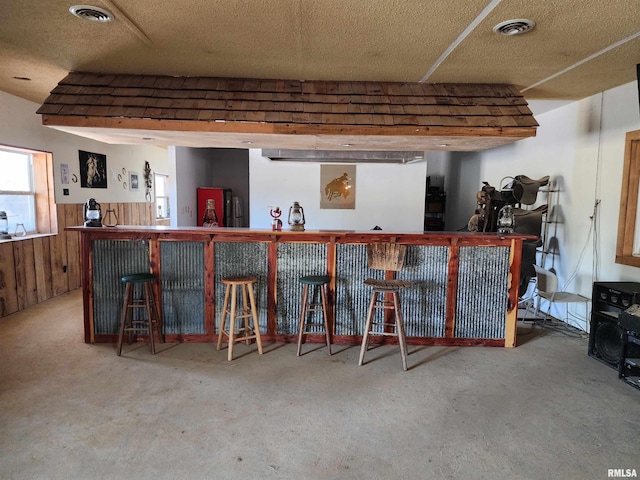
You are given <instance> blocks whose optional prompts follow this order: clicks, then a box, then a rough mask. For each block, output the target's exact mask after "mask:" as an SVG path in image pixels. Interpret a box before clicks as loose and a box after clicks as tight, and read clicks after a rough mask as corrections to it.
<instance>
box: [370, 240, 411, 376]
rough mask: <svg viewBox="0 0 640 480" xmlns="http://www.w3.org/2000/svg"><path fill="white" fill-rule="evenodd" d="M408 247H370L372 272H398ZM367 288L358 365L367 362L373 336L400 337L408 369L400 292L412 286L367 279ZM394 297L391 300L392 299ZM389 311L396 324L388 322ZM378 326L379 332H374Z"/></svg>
mask: <svg viewBox="0 0 640 480" xmlns="http://www.w3.org/2000/svg"><path fill="white" fill-rule="evenodd" d="M405 251H406V246H405V245H399V244H397V243H382V244H371V245H367V261H368V264H369V268H372V269H375V270H385V271H398V270H400V269H402V265H403V264H404V256H405ZM364 284H365V285H367V286H370V287H373V291H372V292H371V301H370V302H369V311H368V313H367V322H366V325H365V331H364V335H363V336H362V346H361V347H360V360H359V362H358V365H362V364H363V362H364V354H365V353H366V351H367V349H368V348H369V337H370V336H371V335H379V336H392V337H398V343H399V344H400V355H401V357H402V368H403V369H404V370H406V369H407V341H406V338H405V334H404V319H403V317H402V304H401V303H400V289H402V288H407V287H410V286H411V283H410V282H407V281H404V280H398V279H387V280H379V279H375V278H367V279H366V280H365V281H364ZM389 297H391V299H389ZM377 309H380V310H382V317H383V319H382V321H374V317H375V311H376V310H377ZM386 311H391V312H392V314H393V322H392V323H391V322H389V320H388V319H387V318H386V317H387V315H386ZM375 326H379V327H380V328H378V329H375V328H374V327H375Z"/></svg>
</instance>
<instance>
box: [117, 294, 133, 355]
mask: <svg viewBox="0 0 640 480" xmlns="http://www.w3.org/2000/svg"><path fill="white" fill-rule="evenodd" d="M131 288H132V284H131V283H127V285H126V286H125V289H124V303H123V305H122V318H121V320H120V332H119V334H118V356H120V355H121V354H122V340H123V338H124V328H125V325H126V323H127V317H128V315H129V297H130V293H131Z"/></svg>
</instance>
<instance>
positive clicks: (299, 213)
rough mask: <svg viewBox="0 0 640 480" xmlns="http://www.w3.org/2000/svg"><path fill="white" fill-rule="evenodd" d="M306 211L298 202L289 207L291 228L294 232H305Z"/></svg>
mask: <svg viewBox="0 0 640 480" xmlns="http://www.w3.org/2000/svg"><path fill="white" fill-rule="evenodd" d="M304 221H305V220H304V209H303V208H302V206H301V205H300V204H299V203H298V202H293V205H292V206H290V207H289V226H290V227H291V230H292V231H294V232H304Z"/></svg>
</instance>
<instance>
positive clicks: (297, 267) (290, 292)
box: [276, 243, 327, 335]
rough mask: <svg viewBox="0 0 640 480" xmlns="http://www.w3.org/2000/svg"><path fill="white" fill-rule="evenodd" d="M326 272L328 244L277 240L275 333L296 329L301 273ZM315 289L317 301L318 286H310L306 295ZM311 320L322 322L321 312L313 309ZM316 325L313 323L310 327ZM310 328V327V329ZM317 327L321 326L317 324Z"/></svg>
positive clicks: (300, 293) (300, 299)
mask: <svg viewBox="0 0 640 480" xmlns="http://www.w3.org/2000/svg"><path fill="white" fill-rule="evenodd" d="M326 274H327V246H326V245H325V244H323V243H279V244H278V277H277V278H278V281H277V285H276V294H277V301H278V326H277V333H278V334H285V335H286V334H295V333H297V332H298V321H299V319H300V306H301V301H302V285H301V284H300V282H299V279H300V277H302V276H304V275H326ZM314 290H317V291H318V294H317V297H316V299H315V300H314V301H315V302H318V303H319V302H320V290H319V289H315V288H314V287H310V288H309V296H311V295H312V294H313V293H314ZM313 315H317V318H314V323H318V322H320V323H321V322H322V320H321V316H320V315H322V314H321V313H315V314H313ZM313 328H315V327H313ZM313 328H312V329H311V330H309V331H313ZM316 330H321V329H320V328H319V327H318V328H316Z"/></svg>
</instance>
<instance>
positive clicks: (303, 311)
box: [296, 284, 309, 357]
mask: <svg viewBox="0 0 640 480" xmlns="http://www.w3.org/2000/svg"><path fill="white" fill-rule="evenodd" d="M308 296H309V285H307V284H304V285H303V286H302V304H301V305H300V322H299V324H298V352H297V354H296V355H297V356H298V357H299V356H300V349H301V348H302V335H303V333H304V324H305V316H306V312H307V297H308Z"/></svg>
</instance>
